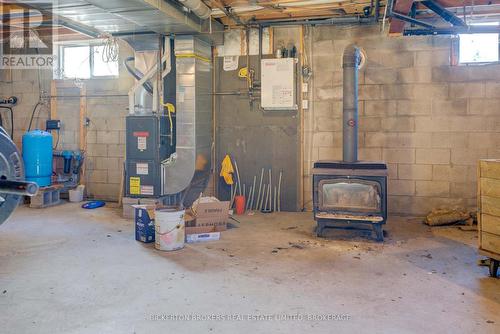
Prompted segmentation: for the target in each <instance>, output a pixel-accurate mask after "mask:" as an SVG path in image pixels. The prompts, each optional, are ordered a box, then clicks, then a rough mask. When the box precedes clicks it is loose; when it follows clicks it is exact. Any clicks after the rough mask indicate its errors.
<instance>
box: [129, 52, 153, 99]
mask: <svg viewBox="0 0 500 334" xmlns="http://www.w3.org/2000/svg"><path fill="white" fill-rule="evenodd" d="M133 60H135V58H134V57H127V58H126V59H125V60H124V61H123V65H125V67H126V68H127V71H128V72H129V73H130V74H131V75H132V76H133V77H134V78H136V79H137V80H141V79H142V78H143V77H144V74H142V73H141V72H140V71H139V70H137V69H135V68H132V67H131V66H130V65H129V62H130V61H133ZM142 86H143V87H144V89H145V90H146V92H148V93H149V94H151V95H153V85H151V83H150V82H149V81H146V82H145V83H144V84H143V85H142Z"/></svg>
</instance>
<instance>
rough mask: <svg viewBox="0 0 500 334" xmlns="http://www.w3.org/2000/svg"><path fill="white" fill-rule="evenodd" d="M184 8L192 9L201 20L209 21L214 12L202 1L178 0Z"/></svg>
mask: <svg viewBox="0 0 500 334" xmlns="http://www.w3.org/2000/svg"><path fill="white" fill-rule="evenodd" d="M178 1H179V2H180V3H181V4H182V5H183V6H184V7H186V8H188V9H190V10H191V11H192V12H193V13H194V14H196V16H198V17H199V18H201V19H208V18H209V17H210V14H211V13H212V10H211V9H210V7H208V6H207V5H205V4H204V3H203V2H202V1H201V0H178Z"/></svg>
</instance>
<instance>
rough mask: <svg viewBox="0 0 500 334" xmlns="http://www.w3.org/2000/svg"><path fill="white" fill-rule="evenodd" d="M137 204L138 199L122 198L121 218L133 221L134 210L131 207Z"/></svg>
mask: <svg viewBox="0 0 500 334" xmlns="http://www.w3.org/2000/svg"><path fill="white" fill-rule="evenodd" d="M137 204H139V199H138V198H131V197H123V198H122V208H123V209H122V217H123V218H125V219H134V217H135V209H134V207H133V205H137Z"/></svg>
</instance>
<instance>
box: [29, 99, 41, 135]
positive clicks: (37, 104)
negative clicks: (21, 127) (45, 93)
mask: <svg viewBox="0 0 500 334" xmlns="http://www.w3.org/2000/svg"><path fill="white" fill-rule="evenodd" d="M41 104H42V103H41V102H40V101H38V102H37V103H36V104H35V107H34V108H33V111H32V112H31V118H30V125H29V126H28V131H27V132H30V131H31V125H32V124H33V117H34V116H35V111H36V108H38V106H39V105H41Z"/></svg>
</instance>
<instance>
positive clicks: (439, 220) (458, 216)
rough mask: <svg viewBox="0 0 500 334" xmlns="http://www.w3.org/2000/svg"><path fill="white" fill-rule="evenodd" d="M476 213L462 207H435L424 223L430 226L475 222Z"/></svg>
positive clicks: (471, 223) (470, 223)
mask: <svg viewBox="0 0 500 334" xmlns="http://www.w3.org/2000/svg"><path fill="white" fill-rule="evenodd" d="M475 215H476V214H475V213H471V212H469V211H467V210H464V209H461V208H455V209H434V210H432V211H431V212H430V213H429V214H428V215H427V216H426V217H425V219H424V223H425V224H427V225H429V226H442V225H451V224H459V223H460V224H465V225H470V226H472V225H473V224H474V221H475V219H474V216H475Z"/></svg>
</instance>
